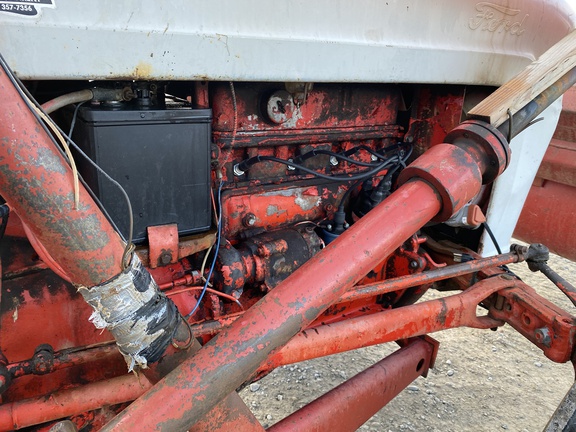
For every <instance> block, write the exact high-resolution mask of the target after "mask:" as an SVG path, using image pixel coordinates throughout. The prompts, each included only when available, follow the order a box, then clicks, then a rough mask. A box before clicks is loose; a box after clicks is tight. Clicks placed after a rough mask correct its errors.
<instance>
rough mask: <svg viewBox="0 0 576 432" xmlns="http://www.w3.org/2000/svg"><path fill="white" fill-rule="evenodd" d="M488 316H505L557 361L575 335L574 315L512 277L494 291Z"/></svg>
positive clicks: (568, 350) (561, 360)
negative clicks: (494, 299)
mask: <svg viewBox="0 0 576 432" xmlns="http://www.w3.org/2000/svg"><path fill="white" fill-rule="evenodd" d="M498 295H499V296H501V297H502V299H500V300H499V301H498V302H496V303H495V304H494V305H493V306H492V307H491V308H490V316H492V317H494V318H496V319H501V320H505V321H506V322H507V323H509V324H510V325H511V326H512V327H514V328H515V329H516V330H517V331H518V332H519V333H521V334H522V335H523V336H524V337H525V338H526V339H528V340H529V341H530V342H532V343H533V344H534V345H536V346H537V347H538V348H540V349H541V350H542V352H543V353H544V355H546V357H548V358H549V359H550V360H552V361H554V362H557V363H564V362H567V361H568V360H570V358H571V356H572V352H573V351H574V343H575V336H576V320H575V318H574V317H573V316H572V315H570V314H568V313H567V312H565V311H564V310H562V309H560V308H559V307H558V306H556V305H554V304H552V303H550V302H549V301H548V300H546V299H544V298H543V297H541V296H540V295H538V293H537V292H536V291H535V290H534V289H533V288H532V287H530V286H528V285H526V284H525V283H523V282H522V281H516V282H515V284H514V286H512V287H509V288H506V289H504V290H502V291H500V292H499V293H498Z"/></svg>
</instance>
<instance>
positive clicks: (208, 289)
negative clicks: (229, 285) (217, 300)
mask: <svg viewBox="0 0 576 432" xmlns="http://www.w3.org/2000/svg"><path fill="white" fill-rule="evenodd" d="M202 288H203V287H201V286H191V287H188V288H183V289H180V290H176V291H169V292H167V293H166V295H167V296H168V297H170V296H173V295H176V294H182V293H185V292H188V291H202ZM206 291H207V292H209V293H211V294H216V295H217V296H220V297H222V298H225V299H228V300H231V301H233V302H234V303H236V304H237V305H238V306H240V308H241V309H242V310H244V307H243V306H242V303H240V302H239V301H238V299H237V298H236V297H233V296H231V295H228V294H224V293H223V292H220V291H216V290H214V289H212V288H206Z"/></svg>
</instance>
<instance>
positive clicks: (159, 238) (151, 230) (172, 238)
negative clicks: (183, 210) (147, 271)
mask: <svg viewBox="0 0 576 432" xmlns="http://www.w3.org/2000/svg"><path fill="white" fill-rule="evenodd" d="M147 233H148V245H149V248H148V250H149V255H148V262H149V265H150V267H151V268H156V267H163V266H166V265H168V264H175V263H177V262H178V258H179V256H178V225H177V224H169V225H157V226H149V227H148V228H147Z"/></svg>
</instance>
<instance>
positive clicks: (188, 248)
mask: <svg viewBox="0 0 576 432" xmlns="http://www.w3.org/2000/svg"><path fill="white" fill-rule="evenodd" d="M215 242H216V233H214V232H207V233H202V234H196V235H192V236H186V237H181V238H180V241H179V243H178V257H179V258H185V257H188V256H190V255H193V254H195V253H197V252H201V251H203V250H206V249H208V248H209V247H210V246H212V245H213V244H214V243H215ZM136 254H138V257H139V258H140V261H142V263H143V264H144V265H148V264H149V254H150V252H149V250H148V249H146V248H145V247H138V248H136Z"/></svg>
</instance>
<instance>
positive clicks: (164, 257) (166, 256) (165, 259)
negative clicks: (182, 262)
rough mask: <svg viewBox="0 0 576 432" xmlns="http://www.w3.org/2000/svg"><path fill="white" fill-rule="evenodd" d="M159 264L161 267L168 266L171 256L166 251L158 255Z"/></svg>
mask: <svg viewBox="0 0 576 432" xmlns="http://www.w3.org/2000/svg"><path fill="white" fill-rule="evenodd" d="M160 262H161V263H162V265H168V264H170V263H171V262H172V254H171V253H170V252H168V251H165V252H162V254H161V255H160Z"/></svg>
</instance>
